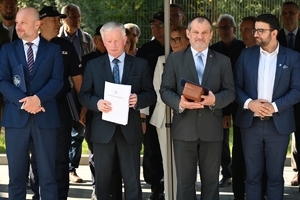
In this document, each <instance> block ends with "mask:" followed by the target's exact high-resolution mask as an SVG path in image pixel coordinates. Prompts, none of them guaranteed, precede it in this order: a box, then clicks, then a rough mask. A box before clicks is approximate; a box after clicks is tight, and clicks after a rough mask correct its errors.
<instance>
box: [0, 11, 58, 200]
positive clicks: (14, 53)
mask: <svg viewBox="0 0 300 200" xmlns="http://www.w3.org/2000/svg"><path fill="white" fill-rule="evenodd" d="M40 24H41V21H40V15H39V13H38V11H37V10H36V9H35V8H31V7H27V8H23V9H21V10H19V11H18V13H17V15H16V30H17V34H18V37H19V38H20V39H17V40H15V41H13V42H11V43H8V44H5V45H3V46H2V48H1V51H0V92H1V93H2V94H3V96H5V97H6V101H5V107H4V113H3V121H2V125H3V126H4V127H5V141H6V154H7V159H8V167H9V186H8V191H9V199H26V179H27V176H26V174H27V172H28V168H27V167H26V166H28V162H29V161H28V158H29V156H28V152H29V147H30V146H31V145H32V146H33V148H34V151H35V156H36V162H37V170H38V171H39V172H40V174H39V184H40V188H39V191H40V195H41V197H40V198H41V199H43V200H53V199H58V195H57V182H56V175H55V174H56V173H55V159H56V133H57V128H59V127H60V126H61V124H60V121H59V114H58V108H57V104H56V100H55V95H56V94H57V93H58V92H59V91H60V89H61V88H62V86H63V70H62V68H63V59H62V55H61V50H60V47H59V46H58V45H56V44H53V43H50V42H48V41H46V40H45V39H43V38H42V37H40V36H39V35H38V31H39V27H40ZM12 68H14V70H12ZM22 74H23V75H24V78H25V80H23V79H22V78H21V77H22ZM19 83H20V86H19V85H18V84H19ZM17 86H19V87H20V88H18V87H17Z"/></svg>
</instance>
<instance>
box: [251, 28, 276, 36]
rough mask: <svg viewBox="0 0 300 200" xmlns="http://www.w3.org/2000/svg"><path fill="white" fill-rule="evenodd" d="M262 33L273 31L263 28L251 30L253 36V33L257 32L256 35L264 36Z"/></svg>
mask: <svg viewBox="0 0 300 200" xmlns="http://www.w3.org/2000/svg"><path fill="white" fill-rule="evenodd" d="M264 31H274V29H264V28H258V29H255V28H254V29H252V34H253V35H254V34H255V32H257V35H262V34H264Z"/></svg>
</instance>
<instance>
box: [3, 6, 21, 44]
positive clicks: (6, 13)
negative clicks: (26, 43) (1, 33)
mask: <svg viewBox="0 0 300 200" xmlns="http://www.w3.org/2000/svg"><path fill="white" fill-rule="evenodd" d="M18 10H19V7H18V1H17V0H0V14H1V18H2V22H1V23H0V27H3V28H5V29H7V30H8V31H9V37H10V41H13V40H16V39H18V38H19V37H18V35H17V32H16V22H15V20H16V15H17V12H18Z"/></svg>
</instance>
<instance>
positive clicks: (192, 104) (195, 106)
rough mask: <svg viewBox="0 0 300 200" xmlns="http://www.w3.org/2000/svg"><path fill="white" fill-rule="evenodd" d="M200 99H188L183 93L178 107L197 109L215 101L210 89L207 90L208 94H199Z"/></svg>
mask: <svg viewBox="0 0 300 200" xmlns="http://www.w3.org/2000/svg"><path fill="white" fill-rule="evenodd" d="M201 98H202V99H203V100H202V101H200V102H199V101H193V102H191V101H188V100H187V99H186V98H185V97H184V96H183V95H181V99H180V104H179V105H180V107H182V108H185V109H199V108H204V106H210V105H213V104H214V103H215V102H216V97H215V95H214V93H212V92H211V91H209V92H208V95H201Z"/></svg>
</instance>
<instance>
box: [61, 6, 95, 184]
mask: <svg viewBox="0 0 300 200" xmlns="http://www.w3.org/2000/svg"><path fill="white" fill-rule="evenodd" d="M61 13H62V14H65V15H67V17H66V18H64V19H63V26H62V27H61V28H60V31H59V34H58V37H61V38H65V39H66V40H68V41H70V42H72V44H73V45H74V47H75V50H76V52H77V55H78V57H79V59H80V61H82V56H84V55H86V54H88V53H90V52H92V51H94V50H95V45H94V42H93V39H92V37H91V35H90V34H88V33H86V32H84V31H83V30H82V29H81V28H80V25H81V12H80V8H79V7H78V6H77V5H75V4H68V5H66V6H64V7H63V8H62V9H61ZM86 112H87V110H86V109H85V108H84V107H82V108H81V113H80V120H79V122H78V121H73V127H72V132H71V137H72V138H71V148H70V151H69V159H70V164H69V171H70V181H72V182H74V183H81V182H82V181H83V180H82V178H80V177H79V176H78V175H77V173H76V168H78V167H79V162H80V158H81V150H82V141H83V139H84V126H85V123H86Z"/></svg>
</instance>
